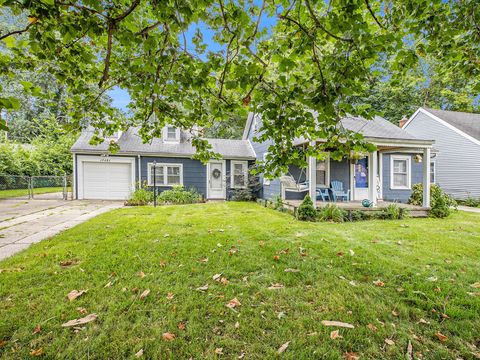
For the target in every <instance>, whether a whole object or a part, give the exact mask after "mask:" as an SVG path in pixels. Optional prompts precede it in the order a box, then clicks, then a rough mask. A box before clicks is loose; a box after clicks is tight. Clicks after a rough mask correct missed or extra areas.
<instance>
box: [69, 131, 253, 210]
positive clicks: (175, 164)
mask: <svg viewBox="0 0 480 360" xmlns="http://www.w3.org/2000/svg"><path fill="white" fill-rule="evenodd" d="M138 130H139V129H138V128H134V127H132V128H130V129H128V130H127V131H125V132H123V133H118V134H117V135H116V136H115V137H114V138H111V139H106V140H105V141H104V142H103V143H102V144H100V145H91V144H90V139H91V137H92V135H93V130H92V129H86V130H85V131H83V132H82V134H81V135H80V137H79V138H78V140H77V141H76V142H75V144H74V145H73V147H72V152H73V155H74V156H73V158H74V181H73V187H74V195H75V198H77V199H104V200H107V199H111V200H125V199H127V198H128V197H129V196H130V194H131V192H132V191H133V190H134V189H135V188H136V187H138V186H139V185H142V186H147V187H151V186H153V184H154V183H155V185H156V186H157V187H158V189H159V190H160V191H163V190H165V189H170V188H171V187H172V186H173V185H183V186H184V187H185V188H195V189H196V190H197V191H198V192H199V193H201V194H202V195H203V196H204V197H205V198H206V199H227V198H228V197H229V196H230V195H231V193H232V190H233V189H241V188H244V187H246V186H247V181H248V169H249V167H250V166H251V165H252V164H253V163H254V160H255V152H254V151H253V148H252V146H251V144H250V142H249V141H246V140H227V139H207V140H208V141H209V143H210V144H211V145H212V150H213V151H214V152H216V153H218V154H220V155H221V157H222V158H221V159H218V160H217V159H215V160H214V159H212V160H211V161H210V162H209V163H208V164H206V165H204V164H202V163H201V162H200V161H199V160H195V159H193V155H194V154H195V148H194V147H193V146H192V144H191V142H190V137H191V136H190V134H189V133H187V132H185V131H182V130H180V129H178V128H175V127H172V126H166V127H165V128H164V129H163V131H162V137H161V138H154V139H153V140H152V141H151V142H149V143H143V142H142V139H141V137H140V135H139V132H138ZM110 141H115V142H116V143H117V144H118V146H119V148H120V149H119V151H118V152H117V153H116V154H114V155H112V154H109V151H108V144H109V142H110ZM154 168H155V178H154V171H153V169H154Z"/></svg>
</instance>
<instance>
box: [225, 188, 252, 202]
mask: <svg viewBox="0 0 480 360" xmlns="http://www.w3.org/2000/svg"><path fill="white" fill-rule="evenodd" d="M230 199H231V200H233V201H255V200H256V199H257V197H256V196H255V194H254V193H253V191H252V189H250V188H245V189H233V190H232V197H231V198H230Z"/></svg>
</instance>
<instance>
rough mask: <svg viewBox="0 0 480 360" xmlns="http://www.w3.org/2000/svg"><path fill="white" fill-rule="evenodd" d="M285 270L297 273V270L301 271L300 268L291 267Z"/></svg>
mask: <svg viewBox="0 0 480 360" xmlns="http://www.w3.org/2000/svg"><path fill="white" fill-rule="evenodd" d="M285 272H293V273H297V272H300V270H299V269H290V268H287V269H285Z"/></svg>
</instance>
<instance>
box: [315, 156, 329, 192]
mask: <svg viewBox="0 0 480 360" xmlns="http://www.w3.org/2000/svg"><path fill="white" fill-rule="evenodd" d="M315 171H316V172H317V174H316V175H317V186H319V187H328V164H327V161H320V160H317V165H316V168H315Z"/></svg>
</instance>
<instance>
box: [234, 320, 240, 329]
mask: <svg viewBox="0 0 480 360" xmlns="http://www.w3.org/2000/svg"><path fill="white" fill-rule="evenodd" d="M239 327H240V323H239V322H238V321H237V322H236V323H235V329H238V328H239Z"/></svg>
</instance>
